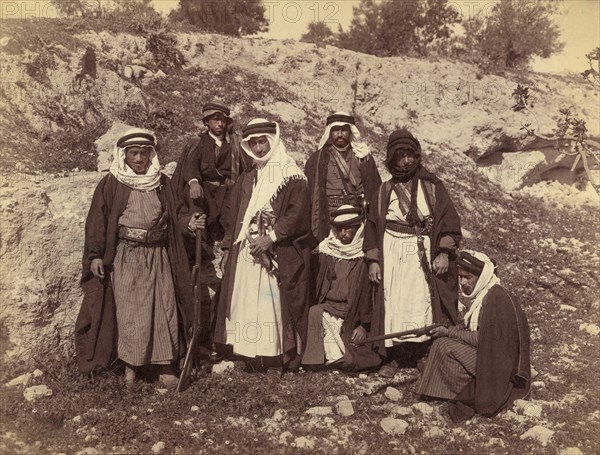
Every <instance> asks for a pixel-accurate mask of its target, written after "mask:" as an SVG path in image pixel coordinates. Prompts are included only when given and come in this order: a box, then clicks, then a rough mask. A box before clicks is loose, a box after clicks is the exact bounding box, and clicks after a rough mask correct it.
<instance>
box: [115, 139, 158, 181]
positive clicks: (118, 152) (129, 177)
mask: <svg viewBox="0 0 600 455" xmlns="http://www.w3.org/2000/svg"><path fill="white" fill-rule="evenodd" d="M136 133H142V134H150V135H152V136H153V137H154V141H153V142H154V144H156V136H154V133H152V132H151V131H148V130H144V129H141V128H133V129H130V130H128V131H126V132H125V134H123V136H121V137H125V136H130V135H133V134H136ZM134 146H135V147H149V148H151V149H152V150H151V152H150V160H149V166H148V169H147V170H146V173H145V174H136V173H135V172H134V171H133V169H131V168H130V167H129V166H128V165H127V163H126V162H125V150H126V149H127V148H129V147H134ZM109 172H110V173H111V174H112V175H114V176H115V177H116V179H117V180H118V181H119V182H121V183H122V184H124V185H127V186H128V187H130V188H133V189H135V190H140V191H152V190H154V189H156V188H158V187H159V186H160V163H159V162H158V156H157V154H156V149H155V148H154V146H153V145H129V146H127V145H125V146H123V147H118V146H117V145H116V144H115V147H114V150H113V162H112V164H111V165H110V170H109Z"/></svg>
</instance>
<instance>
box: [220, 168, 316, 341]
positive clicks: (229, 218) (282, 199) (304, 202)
mask: <svg viewBox="0 0 600 455" xmlns="http://www.w3.org/2000/svg"><path fill="white" fill-rule="evenodd" d="M256 173H257V170H256V168H253V169H251V170H250V171H249V172H247V173H244V174H242V175H241V176H240V178H239V179H238V181H237V182H236V184H235V186H234V187H233V189H232V191H231V195H230V197H229V200H228V203H227V208H226V210H225V213H224V214H223V218H222V220H223V221H224V223H225V224H224V227H225V237H224V239H223V248H224V249H227V248H228V249H229V259H228V261H227V264H226V267H225V273H224V275H223V281H222V283H221V293H220V298H219V302H218V305H217V311H216V321H215V335H214V340H215V342H217V343H223V344H225V343H226V340H227V334H226V331H225V327H226V318H228V317H229V314H230V302H231V296H232V293H233V285H234V283H235V278H236V277H235V274H236V269H237V267H236V266H237V263H238V261H244V260H248V259H247V258H241V257H239V252H240V243H233V242H234V241H235V239H237V238H238V236H239V234H240V230H241V227H242V221H243V219H244V215H245V213H246V210H247V208H248V203H249V202H250V198H251V196H252V191H253V187H254V181H255V178H256ZM271 206H272V208H273V212H274V214H275V224H274V226H273V230H274V231H275V234H276V236H277V239H278V240H277V242H275V243H274V251H275V256H276V260H277V264H278V267H279V279H278V282H279V292H280V299H281V317H282V321H283V330H282V334H283V352H284V353H288V352H289V351H291V350H292V349H294V348H295V347H296V336H295V333H297V334H298V335H299V336H300V338H301V340H302V344H303V345H304V344H305V342H306V324H307V317H308V305H307V302H308V301H307V292H308V285H309V284H308V261H309V256H310V249H309V247H308V244H309V222H308V218H307V216H306V215H307V213H308V195H307V190H306V181H305V180H304V179H300V178H298V179H295V178H290V179H288V180H287V181H286V182H284V184H282V185H281V186H280V188H279V190H278V191H277V193H276V194H275V196H274V197H273V198H272V199H271Z"/></svg>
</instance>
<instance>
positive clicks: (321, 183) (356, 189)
mask: <svg viewBox="0 0 600 455" xmlns="http://www.w3.org/2000/svg"><path fill="white" fill-rule="evenodd" d="M359 140H360V132H359V131H358V128H357V127H356V120H355V119H354V117H353V116H351V115H349V114H347V113H345V112H336V113H334V114H332V115H330V116H329V117H327V121H326V128H325V132H324V133H323V136H322V137H321V140H320V141H319V148H318V150H317V151H316V152H315V153H313V154H312V155H311V156H310V157H309V158H308V160H307V162H306V166H305V172H306V177H307V178H308V190H309V196H310V225H311V231H312V234H313V236H314V238H315V239H316V240H317V241H318V242H320V241H321V240H323V239H324V238H325V237H327V235H328V234H329V230H330V226H329V217H330V215H331V212H332V211H333V210H335V209H337V208H338V207H340V206H341V205H344V204H350V205H352V206H355V207H360V206H362V205H363V201H364V200H365V199H366V200H367V201H368V200H370V199H371V197H372V195H373V193H374V192H375V191H376V190H377V188H378V187H379V185H380V184H381V177H380V176H379V172H378V171H377V166H376V164H375V160H374V158H373V156H372V155H371V152H370V151H369V148H368V146H367V145H366V144H364V143H361V142H359Z"/></svg>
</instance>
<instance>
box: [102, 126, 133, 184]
mask: <svg viewBox="0 0 600 455" xmlns="http://www.w3.org/2000/svg"><path fill="white" fill-rule="evenodd" d="M131 128H133V126H131V125H127V124H126V123H122V122H119V121H115V122H113V124H112V126H111V127H110V129H109V130H108V131H107V132H106V133H104V134H103V135H102V136H100V137H99V138H98V139H96V141H95V142H94V144H95V145H96V150H97V151H98V158H97V161H96V163H97V170H98V172H106V171H108V170H109V169H110V165H111V164H112V159H113V150H114V148H115V144H116V143H117V140H119V138H120V137H121V136H123V134H125V132H126V131H127V130H130V129H131Z"/></svg>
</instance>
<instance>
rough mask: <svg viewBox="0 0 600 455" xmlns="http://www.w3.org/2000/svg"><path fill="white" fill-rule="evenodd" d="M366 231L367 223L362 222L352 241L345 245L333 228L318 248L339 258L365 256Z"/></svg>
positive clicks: (319, 250) (328, 254)
mask: <svg viewBox="0 0 600 455" xmlns="http://www.w3.org/2000/svg"><path fill="white" fill-rule="evenodd" d="M364 232H365V223H360V227H359V228H358V229H357V230H356V234H354V238H353V239H352V242H350V243H348V244H347V245H344V244H343V243H342V242H341V240H340V239H338V238H337V237H336V235H335V233H334V232H333V229H332V230H331V231H329V235H328V236H327V237H325V238H324V239H323V240H321V243H319V246H318V248H317V250H318V252H319V253H323V254H326V255H327V256H333V257H334V258H337V259H347V260H352V259H358V258H362V257H364V256H365V253H364V252H363V249H362V246H363V237H364Z"/></svg>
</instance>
